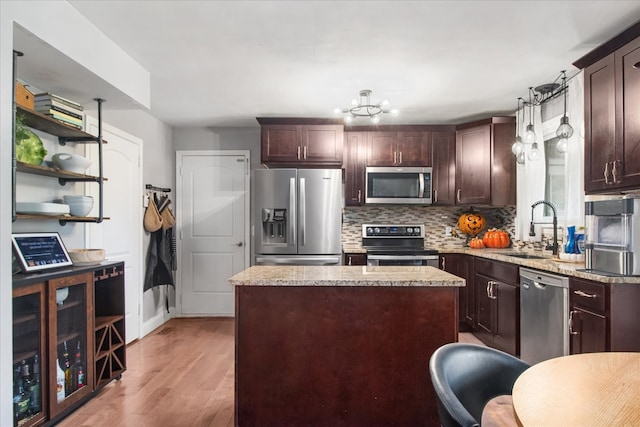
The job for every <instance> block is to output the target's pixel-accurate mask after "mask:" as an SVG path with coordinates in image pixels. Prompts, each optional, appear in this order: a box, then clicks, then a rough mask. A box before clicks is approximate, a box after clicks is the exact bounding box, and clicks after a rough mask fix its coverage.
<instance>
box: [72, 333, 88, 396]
mask: <svg viewBox="0 0 640 427" xmlns="http://www.w3.org/2000/svg"><path fill="white" fill-rule="evenodd" d="M73 383H74V386H75V389H76V390H78V389H80V388H82V387H84V385H85V384H84V368H83V367H82V350H81V349H80V340H78V345H77V346H76V359H75V361H74V363H73Z"/></svg>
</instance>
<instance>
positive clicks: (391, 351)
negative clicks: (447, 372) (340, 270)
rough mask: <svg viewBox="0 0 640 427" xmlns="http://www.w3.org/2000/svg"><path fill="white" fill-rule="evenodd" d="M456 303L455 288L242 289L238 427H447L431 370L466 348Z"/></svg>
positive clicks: (238, 329)
mask: <svg viewBox="0 0 640 427" xmlns="http://www.w3.org/2000/svg"><path fill="white" fill-rule="evenodd" d="M452 277H455V276H452ZM461 283H464V282H461ZM457 301H458V288H457V287H456V286H452V287H446V286H422V287H419V286H283V287H279V286H236V384H235V412H236V417H235V425H237V426H296V427H302V426H305V427H307V426H332V427H333V426H369V427H370V426H436V425H439V421H438V414H437V406H436V400H435V396H434V393H433V389H432V386H431V380H430V377H429V368H428V364H429V358H430V357H431V354H432V353H433V352H434V351H435V350H436V349H437V348H438V347H440V346H441V345H443V344H445V343H449V342H454V341H457V339H458V332H457V331H458V305H457Z"/></svg>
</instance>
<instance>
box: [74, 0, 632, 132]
mask: <svg viewBox="0 0 640 427" xmlns="http://www.w3.org/2000/svg"><path fill="white" fill-rule="evenodd" d="M69 3H70V4H71V5H72V6H73V7H74V8H76V9H77V10H78V11H79V12H80V13H81V14H82V15H84V16H85V17H86V18H87V19H89V20H90V21H91V22H93V23H94V24H95V25H96V27H97V28H99V29H100V30H101V31H102V32H104V33H105V34H106V36H108V37H109V38H110V39H112V40H113V41H114V42H115V43H116V44H118V45H119V46H120V47H121V48H122V49H123V50H124V51H126V52H127V53H128V54H129V55H130V56H131V57H133V58H134V59H135V60H136V61H138V62H139V63H140V64H141V65H142V66H143V67H144V68H146V69H147V70H148V71H149V72H150V75H151V110H150V113H151V114H152V115H153V116H155V117H156V118H158V119H160V120H162V121H163V122H165V123H167V124H169V125H172V126H205V127H220V126H258V123H257V122H256V120H255V117H321V118H332V117H335V116H334V115H333V109H334V108H335V107H346V106H348V104H349V103H350V101H351V99H353V98H356V97H357V96H358V93H359V91H360V90H361V89H370V90H372V91H373V95H372V101H376V102H377V101H381V100H383V99H387V100H389V102H390V103H391V106H392V107H394V108H397V109H399V111H400V115H399V116H398V117H396V118H393V117H389V115H385V116H384V117H383V119H382V121H381V122H380V124H455V123H461V122H464V121H468V120H473V119H477V118H481V117H486V116H487V115H489V114H510V113H512V112H513V111H514V110H515V105H516V99H517V98H518V97H520V96H522V97H526V96H527V93H528V91H527V88H528V87H529V86H538V85H541V84H543V83H547V82H551V81H553V80H555V79H556V77H557V76H558V74H559V72H560V71H561V70H564V69H566V70H567V74H569V75H570V76H572V75H574V74H575V73H577V72H578V70H577V69H575V68H574V67H573V66H572V65H571V64H572V62H574V61H575V60H576V59H578V58H580V57H581V56H583V55H584V54H586V53H587V52H589V51H590V50H592V49H593V48H595V47H597V46H598V45H600V44H601V43H603V42H604V41H606V40H608V39H610V38H611V37H613V36H615V35H617V34H618V33H620V32H621V31H622V30H624V29H625V28H627V27H629V26H630V25H632V24H633V23H634V22H636V21H638V20H640V2H638V1H635V0H634V1H622V0H620V1H573V0H571V1H147V0H142V1H132V0H130V1H100V0H92V1H84V0H71V1H69ZM107 105H108V103H107ZM358 120H362V121H363V122H358V121H356V122H354V124H355V125H357V124H359V123H362V124H368V123H367V120H366V119H364V118H363V119H358Z"/></svg>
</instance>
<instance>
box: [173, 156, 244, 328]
mask: <svg viewBox="0 0 640 427" xmlns="http://www.w3.org/2000/svg"><path fill="white" fill-rule="evenodd" d="M176 173H177V176H176V188H177V194H176V201H177V221H178V230H180V234H179V236H180V238H179V239H178V277H179V281H178V286H179V292H180V296H181V298H179V300H178V307H179V310H180V312H181V314H182V315H186V316H189V315H198V316H202V315H210V316H233V315H234V312H235V302H234V290H233V287H232V286H231V285H230V284H229V283H228V281H227V279H229V277H231V276H233V275H234V274H236V273H238V272H240V271H242V270H244V269H245V268H247V267H248V263H249V248H248V244H247V243H248V242H249V221H248V218H249V216H248V213H249V200H250V199H249V152H248V151H195V152H194V151H178V152H177V153H176ZM180 301H181V302H180Z"/></svg>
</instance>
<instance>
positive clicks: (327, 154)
mask: <svg viewBox="0 0 640 427" xmlns="http://www.w3.org/2000/svg"><path fill="white" fill-rule="evenodd" d="M301 120H303V119H299V120H297V119H270V118H258V122H259V123H260V125H261V130H262V132H261V133H262V141H261V142H262V143H261V154H262V163H264V164H267V165H278V166H294V167H295V166H298V167H306V166H323V167H340V166H341V165H342V156H343V153H342V147H343V139H344V126H343V125H341V124H331V123H323V122H322V121H320V122H319V123H316V122H318V120H306V122H305V123H303V122H301Z"/></svg>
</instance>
